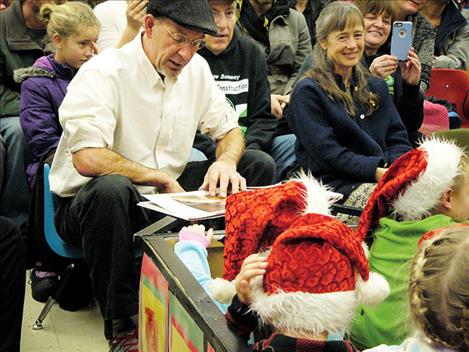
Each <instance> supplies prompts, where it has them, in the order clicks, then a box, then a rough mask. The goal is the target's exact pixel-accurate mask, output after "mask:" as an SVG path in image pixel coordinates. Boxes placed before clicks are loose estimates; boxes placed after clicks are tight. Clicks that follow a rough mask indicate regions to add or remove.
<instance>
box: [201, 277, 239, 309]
mask: <svg viewBox="0 0 469 352" xmlns="http://www.w3.org/2000/svg"><path fill="white" fill-rule="evenodd" d="M208 290H209V292H210V294H211V296H212V298H213V299H214V300H216V301H218V302H220V303H224V304H230V303H231V300H232V299H233V297H234V296H235V295H236V288H235V285H234V283H233V282H232V281H227V280H223V279H221V278H218V277H217V278H216V279H214V280H213V281H212V283H211V284H210V285H209V287H208Z"/></svg>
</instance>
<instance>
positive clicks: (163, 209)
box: [138, 191, 226, 221]
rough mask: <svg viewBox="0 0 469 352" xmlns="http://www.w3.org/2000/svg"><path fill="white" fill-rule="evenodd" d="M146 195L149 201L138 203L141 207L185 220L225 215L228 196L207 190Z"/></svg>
mask: <svg viewBox="0 0 469 352" xmlns="http://www.w3.org/2000/svg"><path fill="white" fill-rule="evenodd" d="M144 197H145V198H147V199H148V201H146V202H140V203H138V205H140V206H141V207H144V208H148V209H152V210H155V211H158V212H160V213H163V214H167V215H171V216H174V217H176V218H180V219H184V220H189V221H195V220H204V219H212V218H219V217H223V216H224V215H225V201H226V198H223V197H218V196H216V197H213V196H210V195H209V194H208V192H207V191H193V192H182V193H162V194H147V195H144Z"/></svg>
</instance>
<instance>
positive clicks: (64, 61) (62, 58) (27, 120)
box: [15, 1, 99, 301]
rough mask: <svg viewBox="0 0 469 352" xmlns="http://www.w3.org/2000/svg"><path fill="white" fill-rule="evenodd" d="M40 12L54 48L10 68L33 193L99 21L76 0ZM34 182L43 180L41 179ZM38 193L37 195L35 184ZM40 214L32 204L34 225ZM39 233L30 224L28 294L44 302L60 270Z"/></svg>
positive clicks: (90, 50) (93, 51) (54, 145)
mask: <svg viewBox="0 0 469 352" xmlns="http://www.w3.org/2000/svg"><path fill="white" fill-rule="evenodd" d="M40 15H41V16H42V19H43V20H44V21H45V22H46V23H47V32H48V34H49V37H50V38H51V41H52V44H53V45H54V47H55V49H56V51H55V53H54V54H49V55H47V56H43V57H40V58H39V59H38V60H37V61H36V62H35V63H34V65H33V66H32V67H29V68H25V69H21V70H18V71H16V72H15V79H16V80H17V82H22V84H21V99H20V123H21V127H22V128H23V132H24V135H25V137H26V140H27V142H28V144H29V146H30V149H31V152H32V160H31V162H30V163H29V165H27V170H26V172H27V175H28V181H29V184H30V187H31V189H33V192H36V178H37V175H39V174H40V173H41V170H42V168H40V165H42V163H43V162H44V161H46V160H47V161H49V162H50V161H51V160H52V155H53V153H54V152H55V149H56V148H57V145H58V143H59V139H60V135H61V134H62V127H61V126H60V123H59V113H58V109H59V106H60V104H61V103H62V100H63V99H64V96H65V93H66V91H67V86H68V84H69V83H70V81H71V80H72V78H73V77H74V76H75V74H76V72H77V70H78V69H79V68H80V67H81V66H82V65H83V64H84V63H85V62H86V61H88V60H89V59H90V58H91V57H92V56H93V55H94V54H96V53H97V48H96V44H95V42H96V40H97V38H98V34H99V21H98V20H97V18H96V17H95V16H94V14H93V11H92V10H91V8H90V7H89V6H87V5H86V4H84V3H81V2H78V1H70V2H66V3H64V4H62V5H55V4H52V3H51V4H45V5H43V6H42V8H41V11H40ZM37 181H38V182H37V183H38V184H42V178H40V177H39V180H37ZM37 193H38V194H40V192H39V189H38V191H37ZM41 199H42V198H41ZM40 203H41V202H39V201H37V202H35V204H40ZM33 205H34V204H33ZM41 216H42V209H36V208H35V207H34V206H33V207H32V209H31V214H30V220H29V223H30V224H37V223H38V222H37V221H35V218H36V217H37V218H39V217H41ZM39 223H41V222H39ZM38 227H39V226H38ZM41 234H42V229H41V228H37V229H35V228H34V226H30V236H29V237H30V238H29V239H31V241H32V242H33V243H34V244H33V246H32V247H33V249H34V250H33V251H32V255H33V256H34V258H33V260H34V261H33V262H32V264H33V265H34V264H35V266H36V268H35V269H34V270H33V271H32V274H31V281H32V285H31V287H32V293H33V298H35V299H37V300H39V301H44V300H46V299H47V298H48V296H49V294H50V293H51V292H53V290H54V289H55V287H56V282H57V274H56V272H57V271H60V266H59V265H57V259H55V255H53V254H52V253H51V252H50V251H49V250H48V249H47V248H48V247H47V245H46V244H45V242H44V239H43V236H41ZM49 253H50V254H49Z"/></svg>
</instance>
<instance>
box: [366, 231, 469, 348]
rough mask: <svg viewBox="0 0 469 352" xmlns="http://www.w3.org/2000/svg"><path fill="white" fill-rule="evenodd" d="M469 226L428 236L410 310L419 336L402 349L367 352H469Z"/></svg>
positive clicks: (417, 262)
mask: <svg viewBox="0 0 469 352" xmlns="http://www.w3.org/2000/svg"><path fill="white" fill-rule="evenodd" d="M468 253H469V225H467V224H466V225H456V226H452V227H449V228H445V229H440V230H436V231H432V232H429V233H427V234H426V235H424V236H423V238H422V240H421V241H420V248H419V251H418V252H417V254H416V255H415V257H414V259H413V261H412V266H411V270H410V278H409V290H408V296H409V305H410V312H411V318H412V320H413V322H414V325H415V328H416V330H417V334H416V336H415V337H412V338H408V339H406V340H405V341H404V342H403V343H402V345H400V346H384V345H381V346H378V347H375V348H372V349H369V350H366V351H368V352H391V351H392V352H410V351H412V352H443V351H444V352H450V351H454V352H467V351H469V256H468Z"/></svg>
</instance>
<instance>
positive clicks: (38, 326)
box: [33, 263, 75, 330]
mask: <svg viewBox="0 0 469 352" xmlns="http://www.w3.org/2000/svg"><path fill="white" fill-rule="evenodd" d="M74 268H75V264H73V263H71V264H70V265H69V266H67V268H66V269H65V270H64V273H63V275H62V278H61V280H60V282H59V287H58V288H57V291H56V292H55V293H54V294H53V295H51V296H50V297H49V299H48V300H47V302H46V304H45V306H44V308H42V311H41V313H39V317H38V318H37V319H36V322H35V323H34V325H33V330H42V329H43V326H42V322H43V321H44V319H46V317H47V314H49V311H50V309H51V308H52V306H53V305H54V303H55V302H57V299H58V298H59V297H60V295H61V294H62V291H63V290H64V288H65V287H66V285H67V282H68V281H69V280H70V277H71V274H72V272H73V269H74Z"/></svg>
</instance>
